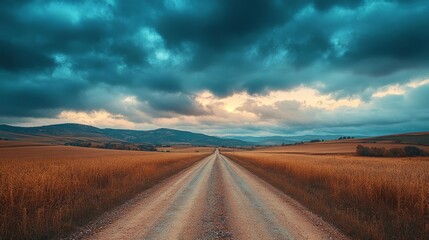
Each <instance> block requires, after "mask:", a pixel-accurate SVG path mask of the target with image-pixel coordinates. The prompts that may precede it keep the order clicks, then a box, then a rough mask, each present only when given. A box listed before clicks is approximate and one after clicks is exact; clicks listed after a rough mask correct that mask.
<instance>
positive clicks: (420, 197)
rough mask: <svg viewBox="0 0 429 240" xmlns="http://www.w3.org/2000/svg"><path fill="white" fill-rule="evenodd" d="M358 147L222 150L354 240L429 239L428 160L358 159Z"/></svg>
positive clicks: (318, 145)
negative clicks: (356, 149) (356, 151)
mask: <svg viewBox="0 0 429 240" xmlns="http://www.w3.org/2000/svg"><path fill="white" fill-rule="evenodd" d="M357 144H359V143H355V142H347V141H346V142H325V143H312V144H309V143H306V144H302V145H296V146H285V147H272V148H269V147H266V148H257V149H255V150H252V151H234V152H233V151H231V149H222V151H221V152H222V153H223V154H224V155H225V156H227V157H228V158H230V159H231V160H233V161H235V162H236V163H239V164H240V165H242V166H243V167H245V168H246V169H247V170H249V171H251V172H253V173H254V174H256V175H257V176H259V177H261V178H262V179H264V180H265V181H267V182H268V183H270V184H272V185H273V186H275V187H276V188H278V189H280V190H281V191H283V192H284V193H286V194H287V195H289V196H291V197H293V198H294V199H296V200H297V201H299V202H301V203H302V204H303V205H304V206H306V207H308V208H309V209H310V210H311V211H313V212H315V213H317V214H319V215H321V216H322V217H323V218H324V219H325V220H326V221H328V222H331V223H334V224H335V225H336V226H337V227H338V228H339V229H340V230H342V231H343V232H344V233H345V234H346V235H348V236H349V237H351V238H352V239H410V238H412V239H428V238H429V171H428V169H429V157H403V158H386V157H382V158H377V157H361V156H355V153H354V151H353V150H354V149H355V147H356V145H357ZM362 145H364V146H377V147H386V148H389V147H398V146H404V145H399V144H393V143H373V144H366V143H364V144H362ZM419 147H420V148H422V149H424V150H426V151H427V149H428V148H427V147H424V146H419Z"/></svg>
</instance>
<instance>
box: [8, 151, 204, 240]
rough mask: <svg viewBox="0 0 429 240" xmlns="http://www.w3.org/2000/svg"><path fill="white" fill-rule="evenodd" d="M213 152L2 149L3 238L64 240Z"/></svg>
mask: <svg viewBox="0 0 429 240" xmlns="http://www.w3.org/2000/svg"><path fill="white" fill-rule="evenodd" d="M207 155H208V153H206V152H205V153H196V152H192V153H156V152H155V153H154V152H150V153H149V152H137V151H115V150H103V149H91V148H78V147H65V146H28V147H25V146H20V147H3V148H0V239H30V238H31V239H44V238H51V237H60V236H64V234H66V233H67V232H69V231H71V230H73V229H75V227H76V226H79V225H82V224H85V223H87V222H88V221H90V220H91V219H93V218H94V217H96V216H98V215H99V214H101V213H103V212H104V211H106V210H107V209H109V208H111V207H113V206H115V205H118V204H120V203H121V202H123V201H125V200H127V199H129V198H131V197H132V196H134V195H136V194H137V193H138V192H140V191H142V190H144V189H146V188H148V187H150V186H152V185H153V184H155V183H156V182H158V181H160V180H161V179H164V178H166V177H168V176H171V175H173V174H175V173H177V172H179V171H180V170H182V169H184V168H186V167H189V166H190V165H192V164H193V163H195V162H197V161H198V160H200V159H202V158H203V157H205V156H207Z"/></svg>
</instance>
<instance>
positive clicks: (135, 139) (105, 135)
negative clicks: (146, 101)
mask: <svg viewBox="0 0 429 240" xmlns="http://www.w3.org/2000/svg"><path fill="white" fill-rule="evenodd" d="M0 138H2V139H8V140H16V141H28V142H42V143H51V144H66V143H72V142H76V141H84V142H127V143H145V144H153V145H162V144H165V145H173V144H190V145H195V146H203V145H210V146H250V145H253V144H252V143H249V142H245V141H242V140H237V139H226V138H219V137H214V136H208V135H205V134H200V133H193V132H187V131H179V130H174V129H167V128H160V129H156V130H149V131H140V130H121V129H109V128H106V129H101V128H96V127H93V126H88V125H82V124H73V123H66V124H57V125H48V126H41V127H15V126H10V125H0Z"/></svg>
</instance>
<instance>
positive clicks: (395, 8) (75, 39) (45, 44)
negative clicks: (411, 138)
mask: <svg viewBox="0 0 429 240" xmlns="http://www.w3.org/2000/svg"><path fill="white" fill-rule="evenodd" d="M428 16H429V1H428V0H390V1H387V0H385V1H378V0H374V1H370V0H368V1H359V0H272V1H271V0H259V1H257V0H234V1H231V0H207V1H200V0H164V1H163V0H146V1H141V0H106V1H101V0H94V1H72V0H64V1H43V0H33V1H27V0H4V1H1V3H0V53H1V58H0V123H6V124H12V125H22V126H34V125H46V124H53V123H63V122H76V123H83V124H90V125H94V126H98V127H113V128H129V129H153V128H159V127H168V128H176V129H184V130H191V131H197V132H203V133H207V134H214V135H225V134H238V135H278V134H287V135H297V134H313V133H315V134H329V133H332V134H351V135H353V134H363V135H377V134H388V133H398V132H413V131H428V130H429V30H428V29H429V17H428Z"/></svg>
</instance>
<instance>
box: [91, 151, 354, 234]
mask: <svg viewBox="0 0 429 240" xmlns="http://www.w3.org/2000/svg"><path fill="white" fill-rule="evenodd" d="M86 238H88V239H347V238H346V237H345V236H343V235H342V234H341V233H340V232H339V231H338V230H336V229H335V228H334V227H332V226H331V225H329V224H328V223H326V222H325V221H323V220H322V219H321V218H320V217H318V216H316V215H315V214H313V213H311V212H309V211H308V210H306V209H305V208H304V207H302V206H301V205H300V204H299V203H297V202H296V201H294V200H292V199H291V198H290V197H288V196H287V195H285V194H283V193H282V192H280V191H279V190H277V189H275V188H274V187H272V186H271V185H269V184H268V183H266V182H265V181H263V180H261V179H260V178H258V177H257V176H255V175H254V174H252V173H250V172H249V171H247V170H246V169H244V168H243V167H241V166H239V165H238V164H236V163H235V162H232V161H231V160H229V159H228V158H227V157H225V156H223V155H221V154H220V153H219V151H218V150H216V151H215V152H214V153H213V154H212V155H210V156H209V157H207V158H205V159H203V160H202V161H199V162H198V163H196V164H195V165H193V166H192V167H190V168H188V169H186V170H184V171H182V172H180V173H179V174H177V175H175V176H173V177H171V178H169V179H167V180H165V181H163V182H162V183H160V184H158V185H156V186H155V187H153V188H151V189H149V190H147V191H146V192H145V193H143V194H142V196H140V197H138V200H136V201H134V202H133V203H132V204H129V206H126V207H124V208H123V209H121V210H120V212H119V214H116V215H115V217H113V219H111V221H110V222H109V223H106V224H103V226H101V227H97V228H96V229H94V231H92V233H91V234H90V235H87V236H86Z"/></svg>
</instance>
